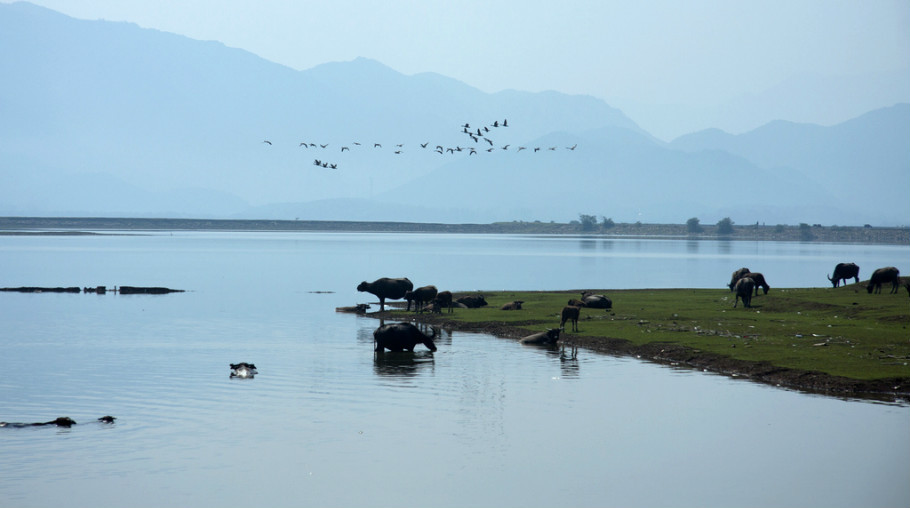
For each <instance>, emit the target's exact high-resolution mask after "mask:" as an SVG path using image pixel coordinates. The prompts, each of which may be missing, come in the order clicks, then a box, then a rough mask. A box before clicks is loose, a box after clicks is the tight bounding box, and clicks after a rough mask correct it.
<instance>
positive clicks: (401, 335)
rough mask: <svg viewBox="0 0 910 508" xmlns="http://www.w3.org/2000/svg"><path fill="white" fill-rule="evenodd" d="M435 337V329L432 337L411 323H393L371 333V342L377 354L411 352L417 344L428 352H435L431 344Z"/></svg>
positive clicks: (434, 345) (433, 345) (433, 344)
mask: <svg viewBox="0 0 910 508" xmlns="http://www.w3.org/2000/svg"><path fill="white" fill-rule="evenodd" d="M435 336H436V330H435V329H434V330H433V334H432V335H427V334H425V333H423V332H421V331H420V330H419V329H418V328H417V327H416V326H414V325H412V324H411V323H395V324H391V325H382V326H380V327H379V328H377V329H376V330H375V331H374V332H373V341H374V342H375V343H376V352H377V353H382V352H383V351H384V350H386V349H388V350H389V351H405V350H407V351H412V352H413V351H414V348H415V347H416V346H417V344H423V345H424V346H426V347H427V348H429V349H430V351H436V344H435V343H434V342H433V337H435Z"/></svg>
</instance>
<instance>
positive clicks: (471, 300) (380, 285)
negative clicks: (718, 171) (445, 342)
mask: <svg viewBox="0 0 910 508" xmlns="http://www.w3.org/2000/svg"><path fill="white" fill-rule="evenodd" d="M826 277H827V278H828V280H829V281H830V282H831V285H832V286H834V288H837V287H839V286H840V283H841V281H843V282H844V285H845V286H846V283H847V280H848V279H853V280H854V281H855V282H856V283H857V284H858V283H859V266H857V265H856V264H855V263H838V264H837V266H835V267H834V273H833V274H832V275H830V276H827V275H826ZM889 283H890V284H891V290H890V293H891V294H894V293H897V292H898V290H899V288H900V285H901V280H900V271H899V270H898V269H897V268H895V267H893V266H888V267H884V268H879V269H877V270H875V271H874V272H873V273H872V277H871V278H870V279H869V282H868V284H867V285H866V291H867V292H869V293H870V294H872V293H873V292H874V293H881V292H882V285H883V284H889ZM727 287H728V288H729V289H730V291H732V292H733V293H734V294H735V298H734V301H733V307H734V308H735V307H737V306H739V302H740V301H742V303H743V307H744V308H750V307H752V298H753V296H758V295H759V288H761V290H762V291H763V293H764V294H765V295H767V294H768V291H769V290H770V289H771V286H770V285H769V284H768V281H767V280H766V279H765V276H764V274H762V273H761V272H753V271H752V270H750V269H749V268H746V267H743V268H740V269H738V270H736V271H734V272H733V274H732V275H731V277H730V283H729V284H727ZM904 287H906V288H907V293H908V295H910V282H906V283H904ZM357 290H358V291H365V292H368V293H372V294H373V295H375V296H376V297H377V298H379V310H380V312H381V311H383V310H385V301H386V299H390V300H397V299H405V300H407V310H409V311H410V310H411V303H412V302H413V303H414V311H415V312H423V311H431V312H442V309H444V308H447V309H448V311H449V312H452V309H453V308H454V307H459V308H468V309H476V308H480V307H484V306H486V305H487V301H486V299H485V298H484V297H483V295H479V294H472V295H466V296H462V297H460V298H457V299H453V294H452V293H451V292H450V291H439V290H437V288H436V286H432V285H428V286H423V287H419V288H417V289H414V284H413V283H411V281H410V280H409V279H407V278H406V277H402V278H397V279H393V278H386V277H383V278H381V279H377V280H375V281H373V282H366V281H364V282H361V283H360V284H359V285H358V286H357ZM523 303H524V302H522V301H520V300H515V301H512V302H509V303H506V304H504V305H502V306H501V307H500V308H501V309H502V310H521V308H522V307H521V306H522V304H523ZM367 308H369V306H368V305H367V304H358V305H357V306H355V307H339V308H338V309H336V310H337V311H340V312H356V313H364V312H366V309H367ZM583 308H592V309H604V310H607V311H609V310H610V309H612V308H613V301H612V300H611V299H610V298H608V297H606V296H604V295H599V294H593V293H590V292H587V291H584V292H582V293H581V298H580V299H576V298H572V299H570V300H569V301H568V304H567V305H566V306H565V307H563V308H562V311H561V312H560V314H559V317H560V321H559V327H558V328H553V329H550V330H547V331H545V332H539V333H535V334H532V335H529V336H527V337H524V338H522V339H521V340H520V342H521V343H522V344H538V345H555V344H556V343H557V341H558V340H559V334H560V332H561V331H564V330H565V326H566V323H570V324H571V326H572V331H573V332H578V320H579V318H580V316H581V309H583ZM434 336H435V331H434V332H433V333H432V334H430V335H427V334H425V333H423V332H421V331H420V330H419V329H418V328H417V327H416V326H414V325H413V324H410V323H396V324H391V325H382V326H380V327H379V328H377V329H376V331H375V332H373V339H374V343H375V346H376V348H375V351H376V352H383V351H385V350H389V351H414V348H415V347H416V346H417V345H418V344H423V345H424V346H426V347H427V348H428V349H429V350H430V351H436V345H435V343H434V342H433V338H434Z"/></svg>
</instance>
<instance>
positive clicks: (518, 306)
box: [499, 300, 525, 310]
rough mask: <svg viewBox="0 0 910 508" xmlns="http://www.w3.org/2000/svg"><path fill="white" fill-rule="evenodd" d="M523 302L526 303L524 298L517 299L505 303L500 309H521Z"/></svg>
mask: <svg viewBox="0 0 910 508" xmlns="http://www.w3.org/2000/svg"><path fill="white" fill-rule="evenodd" d="M523 303H525V302H524V300H515V301H513V302H509V303H507V304H504V305H503V306H502V307H500V308H499V309H500V310H521V304H523Z"/></svg>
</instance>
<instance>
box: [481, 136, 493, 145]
mask: <svg viewBox="0 0 910 508" xmlns="http://www.w3.org/2000/svg"><path fill="white" fill-rule="evenodd" d="M483 140H484V141H486V142H487V143H489V144H490V146H493V142H492V141H490V140H489V139H488V138H483Z"/></svg>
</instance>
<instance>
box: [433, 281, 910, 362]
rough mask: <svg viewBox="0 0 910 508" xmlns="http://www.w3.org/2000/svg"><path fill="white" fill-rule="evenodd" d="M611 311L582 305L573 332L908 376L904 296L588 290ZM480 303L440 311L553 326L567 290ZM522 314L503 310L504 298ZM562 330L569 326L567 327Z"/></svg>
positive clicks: (909, 334) (861, 291)
mask: <svg viewBox="0 0 910 508" xmlns="http://www.w3.org/2000/svg"><path fill="white" fill-rule="evenodd" d="M595 292H596V293H601V294H604V295H606V296H608V297H610V298H611V299H612V300H613V309H612V310H609V311H603V310H600V309H588V308H585V309H582V311H581V320H580V321H579V332H577V333H575V332H572V331H567V332H566V333H565V335H564V339H565V340H568V341H571V339H572V337H573V336H585V337H593V338H595V339H596V338H618V339H625V340H627V341H629V342H631V343H633V344H635V345H644V344H649V343H666V344H675V345H681V346H685V347H688V348H690V349H692V350H693V351H696V352H700V351H704V352H711V353H716V354H720V355H724V356H728V357H730V358H735V359H739V360H744V361H750V362H768V363H770V364H772V365H774V366H778V367H784V368H789V369H800V370H805V371H812V372H821V373H825V374H830V375H833V376H843V377H847V378H851V379H857V380H875V379H885V378H910V366H908V364H910V329H908V327H910V298H907V294H906V293H905V292H901V293H899V294H897V295H890V294H880V295H870V294H867V293H866V290H865V287H863V286H859V285H849V286H846V287H841V288H838V289H832V288H794V289H777V288H775V289H772V290H771V292H770V293H769V294H767V295H764V294H761V295H760V296H757V297H754V298H753V299H752V305H753V306H752V308H750V309H745V308H743V307H742V303H740V305H739V306H738V307H737V308H733V300H734V294H733V293H731V292H730V291H727V290H716V289H641V290H595ZM484 295H485V296H486V300H487V302H488V303H489V306H488V307H484V308H481V309H456V310H455V313H454V314H451V315H450V314H444V315H443V316H444V317H446V318H448V317H449V316H451V319H452V320H454V321H457V322H463V323H472V322H473V323H502V324H505V325H510V326H516V327H519V328H521V329H526V330H527V331H528V333H533V332H537V331H542V330H544V329H546V328H554V327H556V326H558V325H559V313H560V311H561V309H562V308H563V306H565V305H566V303H567V302H568V300H569V299H570V298H577V297H578V296H579V293H578V292H576V291H559V292H485V293H484ZM513 300H522V301H524V304H523V308H522V310H518V311H503V310H500V309H499V307H500V306H501V305H502V304H504V303H506V302H509V301H513ZM567 330H571V328H570V327H568V326H567Z"/></svg>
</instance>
